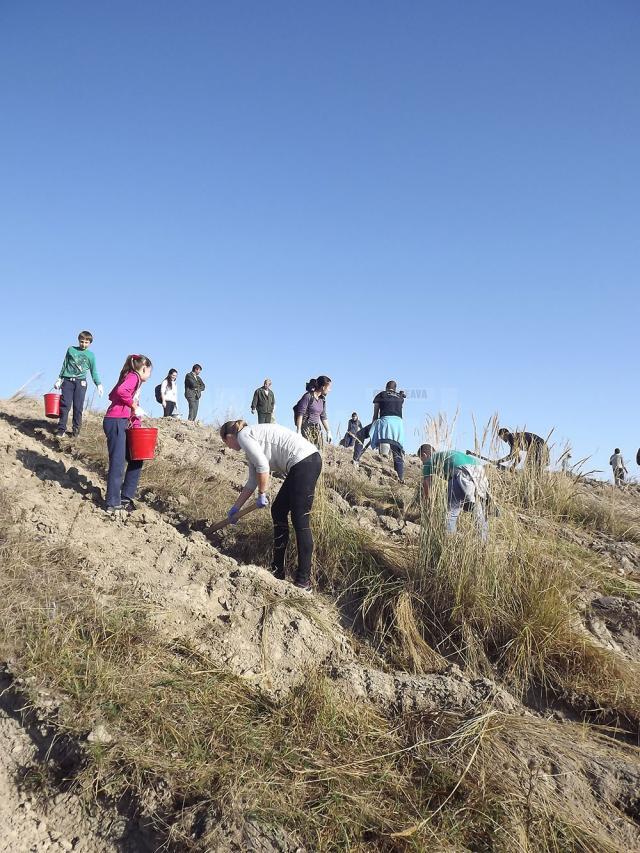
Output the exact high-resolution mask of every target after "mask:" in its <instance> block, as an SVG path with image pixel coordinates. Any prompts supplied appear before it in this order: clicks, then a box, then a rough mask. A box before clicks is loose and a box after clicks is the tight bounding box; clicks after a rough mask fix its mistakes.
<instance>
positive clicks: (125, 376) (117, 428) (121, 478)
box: [102, 355, 152, 514]
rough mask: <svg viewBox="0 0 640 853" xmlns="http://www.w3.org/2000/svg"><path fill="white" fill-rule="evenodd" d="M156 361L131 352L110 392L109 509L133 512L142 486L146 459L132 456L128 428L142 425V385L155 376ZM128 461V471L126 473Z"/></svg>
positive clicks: (107, 429)
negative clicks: (135, 500) (141, 481)
mask: <svg viewBox="0 0 640 853" xmlns="http://www.w3.org/2000/svg"><path fill="white" fill-rule="evenodd" d="M151 369H152V364H151V360H150V359H148V358H147V357H146V355H130V356H129V357H128V358H127V360H126V361H125V363H124V366H123V368H122V370H121V371H120V376H119V377H118V381H117V382H116V385H115V387H114V389H113V390H112V391H111V393H110V394H109V399H110V400H111V405H110V406H109V408H108V409H107V412H106V414H105V416H104V420H103V422H102V428H103V430H104V434H105V435H106V437H107V450H108V451H109V471H108V473H107V500H106V503H107V512H108V513H110V514H113V513H116V512H118V511H120V510H126V511H127V512H132V511H133V509H134V506H133V498H134V497H135V494H136V489H137V488H138V482H139V481H140V474H141V472H142V461H141V460H131V459H129V454H128V452H127V432H126V431H127V429H129V428H130V427H133V428H136V427H139V426H141V422H140V418H141V417H142V416H143V415H144V412H143V411H142V409H141V408H140V406H139V404H138V399H139V396H140V388H141V386H142V383H143V382H146V381H147V379H148V378H149V377H150V376H151ZM125 462H126V463H127V470H126V474H125Z"/></svg>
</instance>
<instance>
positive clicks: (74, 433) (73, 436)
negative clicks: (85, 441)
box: [71, 429, 80, 438]
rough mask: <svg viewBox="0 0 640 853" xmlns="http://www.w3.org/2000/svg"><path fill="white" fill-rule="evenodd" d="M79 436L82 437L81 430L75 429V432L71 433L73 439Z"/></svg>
mask: <svg viewBox="0 0 640 853" xmlns="http://www.w3.org/2000/svg"><path fill="white" fill-rule="evenodd" d="M79 435H80V430H79V429H74V430H73V431H72V432H71V436H72V438H77V437H78V436H79Z"/></svg>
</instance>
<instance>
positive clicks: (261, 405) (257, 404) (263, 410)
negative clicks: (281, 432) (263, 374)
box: [251, 379, 276, 424]
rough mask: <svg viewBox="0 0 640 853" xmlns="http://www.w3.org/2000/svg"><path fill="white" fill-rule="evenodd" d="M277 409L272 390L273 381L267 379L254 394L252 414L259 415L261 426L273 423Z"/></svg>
mask: <svg viewBox="0 0 640 853" xmlns="http://www.w3.org/2000/svg"><path fill="white" fill-rule="evenodd" d="M275 408H276V398H275V395H274V393H273V391H272V390H271V380H270V379H265V380H264V382H263V383H262V385H261V386H260V388H256V390H255V391H254V392H253V399H252V400H251V414H252V415H255V413H256V412H257V413H258V423H259V424H270V423H271V422H272V421H273V412H274V410H275Z"/></svg>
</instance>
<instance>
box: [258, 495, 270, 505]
mask: <svg viewBox="0 0 640 853" xmlns="http://www.w3.org/2000/svg"><path fill="white" fill-rule="evenodd" d="M256 506H257V507H258V509H264V508H265V507H266V506H269V496H268V495H265V494H260V495H258V497H257V498H256Z"/></svg>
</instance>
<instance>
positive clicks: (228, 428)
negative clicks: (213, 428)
mask: <svg viewBox="0 0 640 853" xmlns="http://www.w3.org/2000/svg"><path fill="white" fill-rule="evenodd" d="M246 426H247V422H246V421H243V420H242V419H240V420H237V421H226V423H223V424H222V426H221V427H220V438H221V439H222V440H223V441H224V440H225V438H226V437H227V436H228V435H238V433H239V432H240V430H241V429H244V428H245V427H246Z"/></svg>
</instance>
